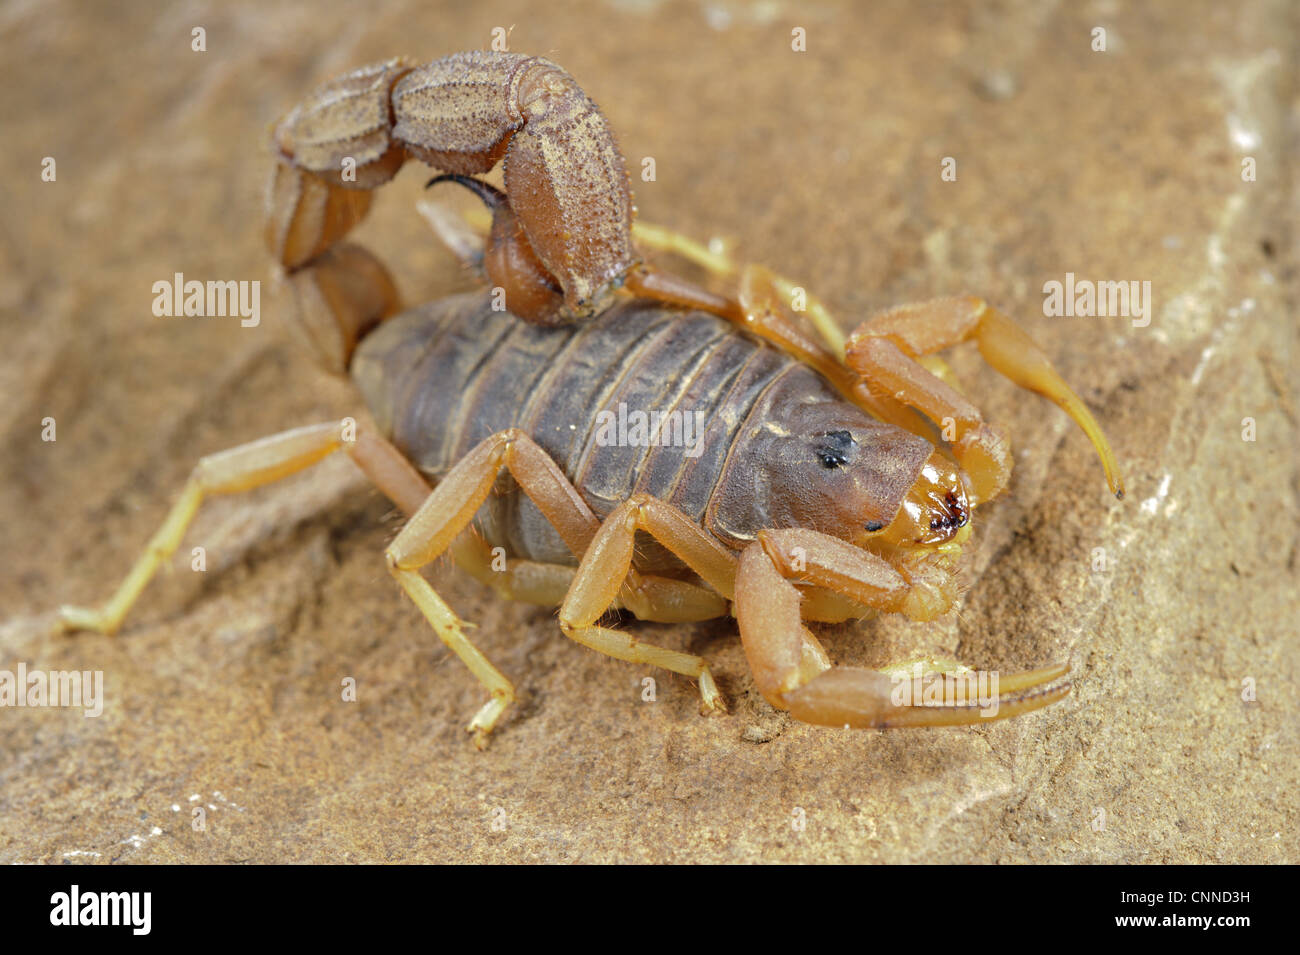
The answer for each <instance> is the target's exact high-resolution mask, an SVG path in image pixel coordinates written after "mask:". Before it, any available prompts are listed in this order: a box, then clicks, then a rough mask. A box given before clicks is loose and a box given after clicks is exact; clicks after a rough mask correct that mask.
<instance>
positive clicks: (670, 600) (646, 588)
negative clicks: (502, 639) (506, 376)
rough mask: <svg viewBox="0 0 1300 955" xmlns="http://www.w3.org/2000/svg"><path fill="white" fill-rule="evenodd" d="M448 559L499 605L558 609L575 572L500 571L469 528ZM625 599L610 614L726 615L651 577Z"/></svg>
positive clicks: (517, 565)
mask: <svg viewBox="0 0 1300 955" xmlns="http://www.w3.org/2000/svg"><path fill="white" fill-rule="evenodd" d="M451 555H452V557H454V558H455V560H456V565H457V566H458V567H460V568H462V569H463V570H466V571H468V572H469V573H470V574H471V575H472V576H473V577H474V578H475V579H476V580H478V581H479V582H480V583H483V584H486V585H487V586H489V587H491V588H492V589H493V590H494V591H496V592H497V594H498V595H499V596H500V597H501V598H502V599H505V600H522V601H524V602H526V603H534V604H540V605H542V606H546V607H558V606H559V605H560V604H561V603H563V602H564V597H565V594H567V593H568V592H569V587H570V585H571V584H572V583H573V577H574V574H575V573H576V572H577V569H578V568H577V567H574V566H570V565H568V564H547V563H541V562H539V561H532V560H521V559H519V558H514V557H512V558H511V559H510V560H508V561H507V562H506V563H505V566H504V568H499V567H496V566H494V565H493V555H492V551H491V549H490V548H489V547H488V545H487V542H486V541H484V540H483V539H482V538H481V537H479V536H478V535H477V534H476V533H475V532H474V530H473V528H470V529H469V530H467V531H465V532H464V533H462V534H461V535H460V536H459V537H457V538H456V540H455V541H454V542H453V543H452V545H451ZM625 595H626V596H625ZM625 595H624V594H620V596H619V598H618V599H617V600H615V601H614V609H616V610H628V611H633V612H634V613H635V615H636V616H637V617H638V618H639V619H641V620H652V621H657V622H659V623H693V622H696V621H699V620H712V619H714V618H715V617H721V616H725V615H726V613H727V604H726V601H725V600H722V599H721V598H719V597H718V595H717V594H716V593H715V592H713V591H712V590H708V589H706V588H704V587H698V586H696V585H694V584H691V583H688V582H686V581H681V580H673V579H670V578H666V577H658V576H655V575H653V574H640V575H638V576H637V578H636V585H635V587H627V588H625ZM836 609H838V607H837V608H836ZM838 619H843V618H842V617H841V618H838Z"/></svg>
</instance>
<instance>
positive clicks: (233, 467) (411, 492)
mask: <svg viewBox="0 0 1300 955" xmlns="http://www.w3.org/2000/svg"><path fill="white" fill-rule="evenodd" d="M341 448H345V449H346V450H347V451H348V453H349V454H350V455H351V456H352V458H353V460H355V461H356V462H357V464H358V465H360V466H361V468H362V470H363V471H365V472H366V474H367V476H369V477H370V478H371V480H372V481H374V482H375V484H376V485H378V486H379V488H380V490H382V491H384V493H386V494H388V496H389V497H390V498H392V499H393V500H394V501H395V502H397V503H398V505H399V506H402V507H404V508H407V509H413V508H414V506H415V503H416V502H418V500H419V499H420V498H422V497H423V496H424V495H425V494H427V493H428V485H427V484H426V483H425V482H424V480H423V479H422V478H421V477H420V476H419V474H418V473H417V472H416V471H415V469H414V468H413V467H412V466H411V465H410V464H409V463H408V462H407V461H406V459H405V458H403V457H402V456H401V454H400V453H399V452H398V451H397V449H396V448H394V447H393V446H392V445H391V444H389V443H388V442H387V441H384V440H383V439H382V438H379V437H377V436H375V435H374V434H373V433H371V432H369V431H367V430H363V429H358V431H357V433H356V436H355V439H350V440H344V436H343V425H342V424H341V423H340V422H327V423H325V424H317V425H309V426H307V427H305V428H297V429H295V430H293V431H285V432H283V433H282V434H276V435H271V436H270V437H267V438H263V439H261V440H260V441H254V442H252V443H250V444H244V445H240V446H239V447H237V448H231V449H230V450H228V451H221V452H219V453H217V454H211V455H208V456H207V457H205V458H203V459H202V460H201V461H199V463H198V464H197V465H196V466H195V468H194V470H193V472H192V473H191V474H190V479H189V481H187V482H186V484H185V489H184V490H183V491H182V492H181V496H180V498H179V499H178V500H177V501H176V503H175V504H174V505H173V506H172V509H171V511H170V512H169V513H168V515H167V518H166V519H165V520H164V521H163V524H162V526H161V527H160V528H158V530H157V532H156V533H155V534H154V535H153V537H152V538H150V540H149V543H148V545H147V546H146V547H145V551H144V553H143V554H141V555H140V557H139V558H138V559H137V560H136V562H135V564H134V566H132V568H131V570H130V572H129V573H128V574H127V575H126V579H125V580H123V581H122V583H121V584H120V585H119V586H118V588H117V591H116V592H115V593H114V594H113V596H112V597H110V598H109V599H108V601H107V602H106V603H104V604H103V605H102V606H100V607H98V608H95V609H88V608H83V607H67V606H65V607H62V608H60V610H59V619H60V623H61V626H62V628H63V629H64V630H67V631H73V630H93V631H97V632H99V633H110V634H111V633H116V632H117V630H118V628H119V627H121V625H122V620H123V619H124V618H125V617H126V615H127V613H128V612H129V611H130V609H131V607H132V606H133V605H134V604H135V602H136V599H137V598H138V597H139V596H140V593H141V591H143V590H144V588H145V587H146V586H147V585H148V583H149V581H150V580H151V579H153V575H154V574H155V573H156V572H157V570H158V568H159V566H160V565H161V564H162V563H163V561H165V560H167V559H168V558H169V557H171V555H172V554H173V553H174V552H175V550H176V548H177V547H178V546H179V545H180V542H181V538H182V537H183V536H184V535H185V529H186V528H187V527H189V524H190V522H191V521H192V520H193V519H194V515H195V513H196V512H197V511H198V509H199V505H200V504H201V503H202V502H203V499H204V498H205V497H207V496H209V495H213V494H236V493H238V492H240V491H247V490H250V489H252V488H255V487H261V486H262V485H264V484H270V483H271V482H273V481H278V480H279V479H280V478H283V477H288V476H289V475H290V474H295V473H297V472H298V471H301V470H303V469H305V468H307V467H310V466H311V465H313V464H315V463H316V462H317V461H319V460H320V459H321V458H323V457H325V456H326V455H328V454H332V453H333V452H334V451H337V450H339V449H341Z"/></svg>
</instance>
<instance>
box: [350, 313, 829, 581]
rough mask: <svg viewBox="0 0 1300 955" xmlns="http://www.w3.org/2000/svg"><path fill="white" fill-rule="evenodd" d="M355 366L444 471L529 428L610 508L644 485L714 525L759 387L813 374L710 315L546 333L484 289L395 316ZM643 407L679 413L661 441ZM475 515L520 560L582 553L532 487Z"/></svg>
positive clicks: (636, 316) (592, 499)
mask: <svg viewBox="0 0 1300 955" xmlns="http://www.w3.org/2000/svg"><path fill="white" fill-rule="evenodd" d="M352 374H353V377H354V378H355V379H356V381H357V383H358V385H359V387H360V388H361V391H362V393H363V394H364V395H365V397H366V400H367V402H368V404H369V406H370V408H371V410H372V412H373V413H374V414H375V417H376V420H377V423H378V424H379V426H380V428H381V429H382V430H383V431H384V432H385V433H386V434H387V435H388V436H389V437H390V438H391V439H392V441H393V442H394V444H396V445H397V447H398V448H400V449H401V450H402V451H403V453H405V454H406V455H407V456H408V457H409V458H410V459H411V460H412V461H413V462H414V463H415V464H416V465H417V466H418V467H419V468H420V469H421V470H422V471H424V472H425V473H427V474H429V475H430V476H432V477H434V478H435V479H436V478H438V477H440V476H441V475H443V474H445V473H446V472H447V471H448V470H449V469H450V468H451V467H452V466H453V465H454V464H455V463H456V462H457V461H459V460H460V459H461V458H462V457H464V455H465V454H466V452H468V451H469V450H470V449H471V448H472V447H474V445H476V444H477V443H479V442H480V441H482V440H483V439H484V438H486V437H488V436H489V435H491V434H494V433H495V432H498V431H501V430H504V429H505V428H509V427H517V428H519V429H521V430H522V431H524V432H525V433H526V434H528V435H530V436H531V437H532V438H533V439H534V440H535V441H536V442H537V443H538V444H539V445H541V446H542V448H544V449H545V450H546V451H547V453H548V454H550V455H551V457H552V458H553V459H554V460H555V462H556V463H557V464H558V465H559V466H560V468H561V469H562V470H563V471H564V473H565V474H566V475H568V477H569V479H570V480H572V481H573V483H574V485H575V486H576V487H577V488H578V491H579V493H581V495H582V496H583V498H584V499H585V500H586V501H587V503H588V504H589V505H590V506H591V508H592V510H593V511H594V512H595V513H596V515H597V517H601V518H603V517H604V516H605V515H606V514H608V513H609V512H610V511H611V510H612V509H613V508H614V507H615V506H617V505H618V504H619V503H621V502H622V501H624V500H626V499H627V498H628V497H629V496H630V495H631V494H632V493H633V492H635V491H644V492H646V493H648V494H651V495H653V496H654V497H657V498H660V499H661V500H665V501H668V502H670V503H672V504H674V505H675V506H677V507H678V508H680V509H681V510H682V511H683V512H684V513H685V514H686V515H687V516H688V517H690V518H692V519H693V520H695V521H697V522H701V523H702V522H703V518H704V514H705V510H706V507H707V505H708V503H709V498H710V496H711V494H712V492H713V490H714V487H715V485H716V484H717V482H718V480H719V476H720V475H721V474H722V472H723V465H724V463H725V461H726V458H727V455H728V453H729V452H730V450H731V448H732V446H733V444H734V442H735V439H736V436H737V434H738V432H739V430H740V427H741V425H742V424H743V423H744V421H745V418H746V415H747V414H748V412H749V411H750V409H751V408H753V407H754V405H755V403H756V402H757V401H758V399H759V398H760V396H762V394H763V393H764V391H765V390H766V389H768V388H770V387H771V386H772V385H773V384H774V383H775V382H777V381H778V380H780V379H781V378H782V377H783V376H785V375H788V374H797V375H801V376H802V375H809V377H810V378H815V376H813V375H811V374H810V373H809V372H808V370H807V369H806V368H805V367H804V366H802V365H799V364H797V363H796V362H794V361H793V360H792V359H790V358H788V357H786V356H784V355H782V354H781V353H779V352H777V351H776V350H775V349H772V348H770V347H768V346H765V345H763V344H762V343H760V342H758V341H757V340H756V339H753V338H750V337H749V336H747V335H744V334H741V333H739V332H737V331H736V330H735V329H734V328H733V327H732V326H731V325H730V324H729V323H727V322H726V321H724V320H722V319H719V318H717V317H715V316H712V315H708V314H705V313H703V312H686V311H682V310H679V309H667V308H664V307H662V306H658V305H655V304H651V303H627V304H623V305H620V306H618V307H616V308H614V309H611V310H610V311H609V312H607V313H606V314H605V315H603V316H601V317H600V318H599V319H597V320H595V321H593V322H590V323H588V324H585V325H581V326H571V327H564V328H558V329H554V328H552V329H547V328H540V327H538V326H534V325H530V324H528V323H526V322H523V321H520V320H519V319H517V318H515V317H514V316H512V315H510V314H509V313H507V312H494V311H492V309H491V307H490V300H489V299H488V298H487V297H486V296H484V295H483V294H480V293H474V294H471V295H463V296H458V297H455V298H450V299H445V300H441V301H438V302H434V303H431V304H429V305H426V306H423V307H421V308H418V309H415V310H413V311H410V312H407V313H405V314H403V315H400V316H397V317H396V318H393V319H391V320H389V321H387V322H385V323H384V324H383V325H381V326H380V327H379V328H378V329H376V330H375V331H374V332H372V333H371V334H370V335H369V336H367V338H366V339H364V340H363V341H362V343H361V345H360V346H359V347H358V349H357V353H356V355H355V357H354V359H353V363H352ZM818 380H819V379H818ZM602 412H607V413H608V414H609V415H610V416H612V417H611V418H607V419H605V420H606V430H605V432H604V435H603V437H604V438H607V439H608V438H613V443H603V442H602V440H600V439H601V437H602V436H601V434H600V430H599V428H598V423H599V422H601V420H602V416H601V413H602ZM637 412H640V413H643V414H644V415H646V417H647V419H649V418H650V415H651V413H652V412H653V413H657V414H658V415H659V416H660V420H661V421H663V420H665V416H669V415H671V413H673V412H677V417H676V419H674V418H672V417H667V418H666V420H667V422H668V424H669V428H668V433H667V434H661V435H660V437H659V443H651V437H650V435H649V434H648V433H646V432H640V433H638V432H636V431H635V430H634V428H633V426H634V425H635V424H636V422H637ZM620 421H621V422H623V423H625V424H626V427H620ZM697 423H698V425H699V426H700V427H702V433H697V432H696V427H697ZM628 439H631V440H628ZM664 442H667V443H664ZM501 489H502V490H514V488H513V482H509V481H507V482H503V485H502V487H501ZM477 522H478V524H479V526H480V529H481V530H482V531H483V533H484V534H485V536H486V537H487V539H488V540H489V542H490V543H492V544H494V545H495V544H500V545H502V546H504V547H506V549H507V551H508V552H510V553H511V554H512V555H514V556H517V557H523V558H527V559H532V560H540V561H548V562H554V563H569V564H572V563H575V562H576V561H575V559H574V557H573V555H571V554H570V553H569V551H568V548H567V547H566V546H565V545H564V543H563V541H562V540H561V539H560V537H559V535H558V534H556V533H555V531H554V530H553V529H552V528H551V527H550V525H549V524H548V523H547V522H546V521H545V519H544V518H543V517H542V516H541V514H540V513H539V512H538V511H537V509H536V507H535V506H534V505H533V504H532V502H531V501H529V500H528V499H527V498H526V497H525V496H524V495H522V494H518V493H506V494H498V495H494V496H493V497H492V498H490V499H489V502H488V504H487V505H485V507H484V508H483V510H482V511H481V512H480V514H479V515H478V519H477Z"/></svg>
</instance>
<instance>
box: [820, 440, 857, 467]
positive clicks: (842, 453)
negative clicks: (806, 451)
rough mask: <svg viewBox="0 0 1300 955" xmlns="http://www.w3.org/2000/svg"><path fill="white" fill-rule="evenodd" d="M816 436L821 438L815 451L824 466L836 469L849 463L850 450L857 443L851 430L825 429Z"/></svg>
mask: <svg viewBox="0 0 1300 955" xmlns="http://www.w3.org/2000/svg"><path fill="white" fill-rule="evenodd" d="M814 437H816V438H819V439H820V440H819V441H818V442H817V447H816V449H815V451H814V453H815V454H816V455H817V460H819V461H821V463H822V467H824V468H826V469H827V470H834V469H835V468H842V467H844V466H845V465H846V464H848V463H849V450H850V449H851V448H852V447H853V445H855V444H857V442H856V441H855V440H854V439H853V435H851V434H849V432H847V431H824V432H822V433H821V434H817V435H814Z"/></svg>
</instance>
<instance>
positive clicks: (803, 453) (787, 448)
mask: <svg viewBox="0 0 1300 955" xmlns="http://www.w3.org/2000/svg"><path fill="white" fill-rule="evenodd" d="M808 377H809V379H811V377H812V376H811V373H809V376H808ZM802 378H803V376H802V373H801V372H799V373H794V374H792V375H789V376H787V381H785V382H782V383H780V384H778V385H776V386H775V387H773V388H772V389H770V390H769V392H768V394H767V395H766V396H765V398H764V400H763V402H762V404H763V405H764V407H761V408H758V409H756V412H755V413H754V414H753V415H752V417H751V420H752V421H756V422H760V423H759V424H757V425H756V426H755V427H753V429H752V430H751V431H749V432H748V433H747V434H743V435H742V436H741V438H740V440H739V441H738V442H737V444H736V446H735V447H734V448H733V450H732V453H731V456H730V459H729V460H728V463H727V472H728V473H727V475H726V476H725V477H724V478H723V480H722V481H720V482H719V484H718V488H719V496H718V497H717V498H715V502H714V505H713V509H712V513H711V514H710V522H711V525H712V528H713V530H714V531H715V532H721V533H723V534H726V535H730V536H734V537H736V538H738V539H743V538H744V536H745V534H746V532H748V533H752V529H754V528H764V527H774V528H782V527H805V528H808V529H810V530H817V531H821V532H822V533H824V534H830V535H832V536H834V537H838V538H840V539H842V540H847V541H849V542H850V543H853V544H857V545H859V546H864V547H867V548H869V549H871V550H884V549H898V550H917V549H920V548H925V549H934V548H945V549H950V548H952V547H953V545H958V546H959V545H960V544H961V543H962V542H963V541H964V540H965V539H966V537H967V536H969V534H970V513H971V503H970V502H971V496H970V490H969V488H968V487H967V482H966V478H965V476H964V475H963V474H962V472H961V470H960V469H959V468H958V467H957V466H956V465H955V464H953V463H952V462H951V461H949V460H948V459H947V458H945V457H944V456H943V455H942V454H941V453H939V452H938V451H936V450H935V447H934V445H932V444H931V443H930V442H929V441H927V440H926V439H925V438H922V437H918V436H917V435H914V434H912V433H910V432H908V431H905V430H903V429H901V428H898V427H895V426H893V425H891V424H886V423H884V422H881V421H878V420H876V419H875V418H872V417H871V416H869V415H867V414H866V413H865V412H862V411H860V410H859V409H858V408H856V407H854V406H853V405H849V404H847V403H846V402H844V401H843V400H841V399H840V398H839V397H838V395H836V394H835V393H833V392H832V391H830V389H829V388H828V387H825V386H815V385H814V384H812V383H811V381H810V380H807V379H804V380H801V379H802Z"/></svg>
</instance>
